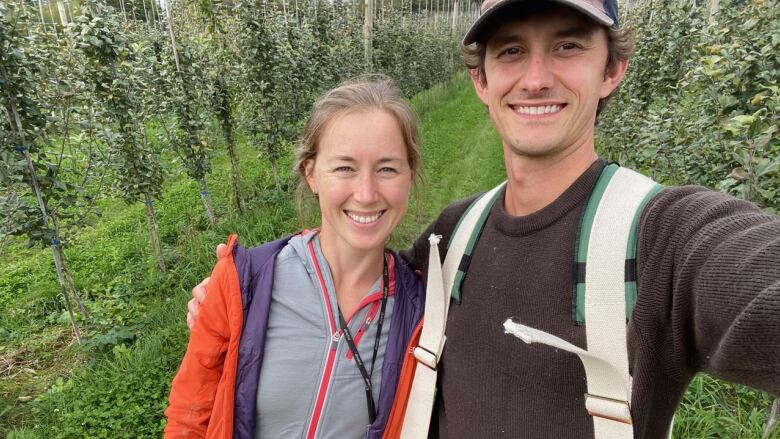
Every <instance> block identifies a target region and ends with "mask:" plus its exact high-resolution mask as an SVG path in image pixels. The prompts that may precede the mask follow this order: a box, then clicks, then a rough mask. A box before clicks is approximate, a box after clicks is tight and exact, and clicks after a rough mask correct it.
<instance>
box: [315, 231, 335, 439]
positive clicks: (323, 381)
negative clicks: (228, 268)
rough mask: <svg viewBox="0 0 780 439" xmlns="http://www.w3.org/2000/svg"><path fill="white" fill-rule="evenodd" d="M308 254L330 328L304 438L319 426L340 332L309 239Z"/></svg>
mask: <svg viewBox="0 0 780 439" xmlns="http://www.w3.org/2000/svg"><path fill="white" fill-rule="evenodd" d="M308 247H309V256H310V257H311V260H312V262H313V263H314V271H315V272H316V274H317V280H318V281H319V284H320V292H321V293H322V298H323V300H324V303H325V310H326V314H327V316H328V328H329V329H330V334H331V337H330V340H328V354H327V356H326V358H325V368H324V369H323V371H322V376H321V378H320V384H319V385H318V386H317V398H316V400H315V401H316V402H315V403H314V410H313V411H312V414H311V417H310V418H309V426H308V427H307V428H306V438H307V439H314V438H315V437H316V436H317V430H318V429H319V426H320V418H321V416H322V408H323V406H324V405H325V399H326V398H327V396H328V389H329V387H330V378H331V375H332V374H333V365H334V363H335V361H336V351H337V349H338V342H339V337H340V336H341V334H340V333H339V331H338V330H336V321H335V318H334V316H333V307H332V306H331V303H330V297H328V289H327V287H326V285H325V279H324V278H323V277H322V270H321V269H320V264H319V262H317V255H316V254H315V253H314V245H313V243H312V242H311V241H309V246H308Z"/></svg>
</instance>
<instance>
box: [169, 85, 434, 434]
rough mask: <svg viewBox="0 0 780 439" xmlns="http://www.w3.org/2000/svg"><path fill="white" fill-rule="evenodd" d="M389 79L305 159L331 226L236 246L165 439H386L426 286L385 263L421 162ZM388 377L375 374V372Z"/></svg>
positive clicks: (338, 107)
mask: <svg viewBox="0 0 780 439" xmlns="http://www.w3.org/2000/svg"><path fill="white" fill-rule="evenodd" d="M417 145H418V142H417V128H416V123H415V120H414V117H413V113H412V111H411V109H410V108H409V106H408V104H407V103H406V102H405V101H404V100H403V99H402V97H401V93H400V91H399V90H398V88H397V87H395V86H394V85H393V83H392V82H391V81H390V80H389V79H387V78H384V77H378V78H373V79H371V80H368V81H354V82H350V83H345V84H343V85H341V86H339V87H337V88H336V89H333V90H331V91H329V92H328V93H326V94H325V95H324V96H323V97H322V98H321V99H320V100H319V101H317V103H316V104H315V105H314V108H313V110H312V115H311V117H310V118H309V121H308V123H307V125H306V128H305V129H304V132H303V134H302V135H301V139H300V142H299V146H298V148H297V151H296V166H295V169H296V171H297V172H298V176H299V178H300V182H301V185H300V187H299V194H302V193H303V192H306V191H310V192H311V193H313V194H315V196H316V198H317V200H318V202H319V207H320V212H321V217H322V224H321V226H320V228H319V229H315V230H311V231H304V232H301V233H299V234H296V235H294V236H292V237H287V238H283V239H281V240H277V241H274V242H271V243H268V244H265V245H262V246H260V247H256V248H253V249H244V248H241V247H239V246H237V245H236V243H235V237H231V240H230V242H229V244H228V246H229V248H230V253H229V255H228V256H227V257H226V258H222V259H220V261H219V262H218V263H217V266H216V267H215V268H214V272H213V273H212V277H211V281H210V282H209V284H208V287H207V291H208V294H207V297H206V299H205V300H204V301H203V302H202V304H201V306H200V313H199V314H200V316H199V318H198V321H197V324H196V325H195V327H194V328H193V330H192V334H191V337H190V342H189V345H188V348H187V352H186V354H185V357H184V360H183V361H182V365H181V368H180V369H179V372H178V373H177V375H176V378H174V381H173V385H172V388H171V397H170V406H169V408H168V409H167V410H166V412H165V413H166V415H167V416H168V425H167V426H166V429H165V434H166V437H174V436H175V437H180V435H184V436H187V437H204V436H205V437H215V438H216V437H219V438H229V437H242V438H243V437H247V438H250V437H252V438H253V437H290V436H294V437H307V438H311V437H333V438H358V437H365V436H366V433H367V432H368V437H379V436H380V435H381V434H382V432H383V431H384V427H385V424H386V422H387V418H388V415H389V413H390V408H391V405H392V403H393V400H394V397H395V391H396V385H397V383H398V377H399V373H400V365H401V363H402V361H403V357H404V353H405V352H406V351H407V349H408V347H407V345H408V343H409V339H410V337H411V335H412V332H413V330H414V329H415V327H416V326H417V325H418V322H419V321H420V319H421V317H422V305H423V304H422V286H421V285H420V283H419V281H418V278H417V275H416V274H415V273H414V272H413V271H412V270H411V269H410V268H409V267H408V266H407V265H406V263H405V262H403V261H402V260H400V259H399V258H398V256H397V255H396V254H395V253H393V252H390V251H388V250H386V249H385V243H386V242H387V239H388V237H389V235H390V233H391V232H392V231H393V230H394V229H395V227H396V226H397V225H398V223H399V222H400V221H401V219H402V218H403V216H404V214H405V212H406V208H407V205H408V200H409V191H410V189H411V188H412V185H413V184H414V181H415V180H416V178H417V175H418V172H419V171H418V170H419V162H420V159H419V157H420V153H419V148H418V146H417ZM375 371H376V372H375Z"/></svg>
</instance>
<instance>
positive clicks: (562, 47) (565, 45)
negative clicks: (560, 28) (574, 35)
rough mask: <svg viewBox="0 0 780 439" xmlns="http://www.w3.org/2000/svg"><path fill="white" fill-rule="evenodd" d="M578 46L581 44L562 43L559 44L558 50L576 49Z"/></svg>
mask: <svg viewBox="0 0 780 439" xmlns="http://www.w3.org/2000/svg"><path fill="white" fill-rule="evenodd" d="M577 48H579V46H578V45H577V44H576V43H562V44H561V45H560V46H558V50H575V49H577Z"/></svg>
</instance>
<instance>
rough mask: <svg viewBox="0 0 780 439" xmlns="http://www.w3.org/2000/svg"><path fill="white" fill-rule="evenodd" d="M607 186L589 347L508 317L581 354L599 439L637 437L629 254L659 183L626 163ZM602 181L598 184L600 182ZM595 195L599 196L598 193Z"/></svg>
mask: <svg viewBox="0 0 780 439" xmlns="http://www.w3.org/2000/svg"><path fill="white" fill-rule="evenodd" d="M611 171H613V170H610V169H608V170H607V172H610V174H611V178H610V180H609V182H608V183H607V184H606V185H605V188H604V190H603V193H601V192H600V190H601V189H599V188H597V189H596V190H595V191H594V193H598V195H597V196H598V197H600V198H599V199H596V200H593V202H595V203H597V207H596V209H595V215H594V216H593V219H592V224H588V226H589V227H588V226H586V228H587V229H588V232H589V233H588V235H589V238H588V239H587V259H586V260H587V265H586V269H585V298H584V313H585V333H586V337H587V346H588V349H587V350H584V349H581V348H579V347H577V346H575V345H573V344H571V343H569V342H567V341H565V340H562V339H560V338H558V337H555V336H553V335H552V334H548V333H546V332H544V331H540V330H538V329H534V328H530V327H528V326H525V325H522V324H518V323H515V322H513V321H511V320H507V321H506V322H504V329H505V331H506V332H507V333H509V334H512V335H515V336H516V337H518V338H520V339H521V340H523V341H525V342H526V343H542V344H545V345H549V346H552V347H555V348H557V349H561V350H564V351H567V352H571V353H573V354H576V355H577V356H579V358H580V360H581V361H582V364H583V367H584V369H585V376H586V380H587V386H588V393H587V394H586V395H585V408H586V409H587V411H588V414H590V415H591V416H592V417H593V427H594V433H595V437H596V438H598V439H632V438H633V437H634V433H633V425H632V418H631V411H630V402H631V376H630V375H629V373H628V344H627V341H626V268H625V267H626V258H627V248H628V247H629V241H630V240H631V239H632V238H631V230H632V227H633V226H634V225H635V223H634V219H635V217H636V214H637V212H639V210H640V209H641V206H642V205H643V202H644V201H645V200H646V199H647V196H648V194H650V193H651V192H652V191H653V190H654V189H655V188H657V187H658V185H657V184H656V183H655V182H653V181H652V180H650V179H649V178H647V177H645V176H643V175H641V174H638V173H636V172H634V171H631V170H629V169H625V168H617V170H614V173H612V172H611ZM597 186H598V185H597ZM592 196H593V195H592Z"/></svg>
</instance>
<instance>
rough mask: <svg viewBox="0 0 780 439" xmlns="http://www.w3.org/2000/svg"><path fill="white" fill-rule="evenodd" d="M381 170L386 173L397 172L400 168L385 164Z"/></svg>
mask: <svg viewBox="0 0 780 439" xmlns="http://www.w3.org/2000/svg"><path fill="white" fill-rule="evenodd" d="M379 172H382V173H385V174H395V173H397V172H398V170H397V169H395V168H391V167H389V166H385V167H383V168H380V169H379Z"/></svg>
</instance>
